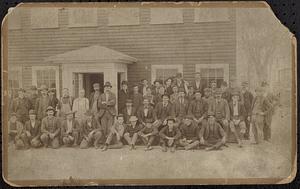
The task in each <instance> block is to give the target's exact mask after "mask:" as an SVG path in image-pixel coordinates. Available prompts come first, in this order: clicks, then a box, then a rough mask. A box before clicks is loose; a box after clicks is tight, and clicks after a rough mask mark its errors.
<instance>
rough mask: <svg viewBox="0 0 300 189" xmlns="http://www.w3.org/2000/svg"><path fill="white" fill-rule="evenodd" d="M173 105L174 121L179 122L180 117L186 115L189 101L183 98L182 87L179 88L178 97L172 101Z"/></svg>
mask: <svg viewBox="0 0 300 189" xmlns="http://www.w3.org/2000/svg"><path fill="white" fill-rule="evenodd" d="M173 107H174V111H175V117H176V122H177V123H178V124H180V123H181V121H182V119H183V118H184V117H185V116H186V115H187V113H188V109H189V102H188V100H187V99H186V98H185V91H184V89H183V88H180V89H179V92H178V98H177V100H176V101H175V102H174V103H173Z"/></svg>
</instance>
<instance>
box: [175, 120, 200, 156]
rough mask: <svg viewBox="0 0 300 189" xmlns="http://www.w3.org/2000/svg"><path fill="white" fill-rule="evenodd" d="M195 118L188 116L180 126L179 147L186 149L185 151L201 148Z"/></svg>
mask: <svg viewBox="0 0 300 189" xmlns="http://www.w3.org/2000/svg"><path fill="white" fill-rule="evenodd" d="M193 118H194V117H193V116H192V115H186V116H185V119H183V123H181V124H180V131H181V139H179V146H181V147H184V149H185V150H191V149H195V148H197V147H198V146H199V140H198V135H199V127H198V126H197V124H196V122H195V121H194V120H193Z"/></svg>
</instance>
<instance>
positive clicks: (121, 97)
mask: <svg viewBox="0 0 300 189" xmlns="http://www.w3.org/2000/svg"><path fill="white" fill-rule="evenodd" d="M128 98H129V92H128V82H127V81H122V83H121V89H120V90H119V93H118V113H121V112H122V111H123V110H124V108H125V103H126V100H127V99H128Z"/></svg>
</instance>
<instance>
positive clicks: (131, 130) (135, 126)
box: [124, 116, 143, 150]
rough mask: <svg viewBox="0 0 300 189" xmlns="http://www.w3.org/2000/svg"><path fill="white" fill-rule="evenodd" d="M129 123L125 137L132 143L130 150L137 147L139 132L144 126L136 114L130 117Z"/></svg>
mask: <svg viewBox="0 0 300 189" xmlns="http://www.w3.org/2000/svg"><path fill="white" fill-rule="evenodd" d="M129 122H130V123H129V124H128V125H127V126H126V128H125V131H124V139H125V140H126V142H127V143H128V144H129V145H130V150H133V149H135V143H136V141H137V139H138V132H139V131H140V130H141V129H142V128H143V126H142V125H141V124H140V123H139V122H138V118H137V117H136V116H131V117H130V118H129Z"/></svg>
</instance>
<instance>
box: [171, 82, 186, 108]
mask: <svg viewBox="0 0 300 189" xmlns="http://www.w3.org/2000/svg"><path fill="white" fill-rule="evenodd" d="M180 89H183V90H184V88H180ZM172 90H173V93H172V94H171V96H170V102H171V103H172V104H173V103H175V102H176V100H177V99H178V87H177V85H174V86H173V87H172ZM184 92H185V90H184Z"/></svg>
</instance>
